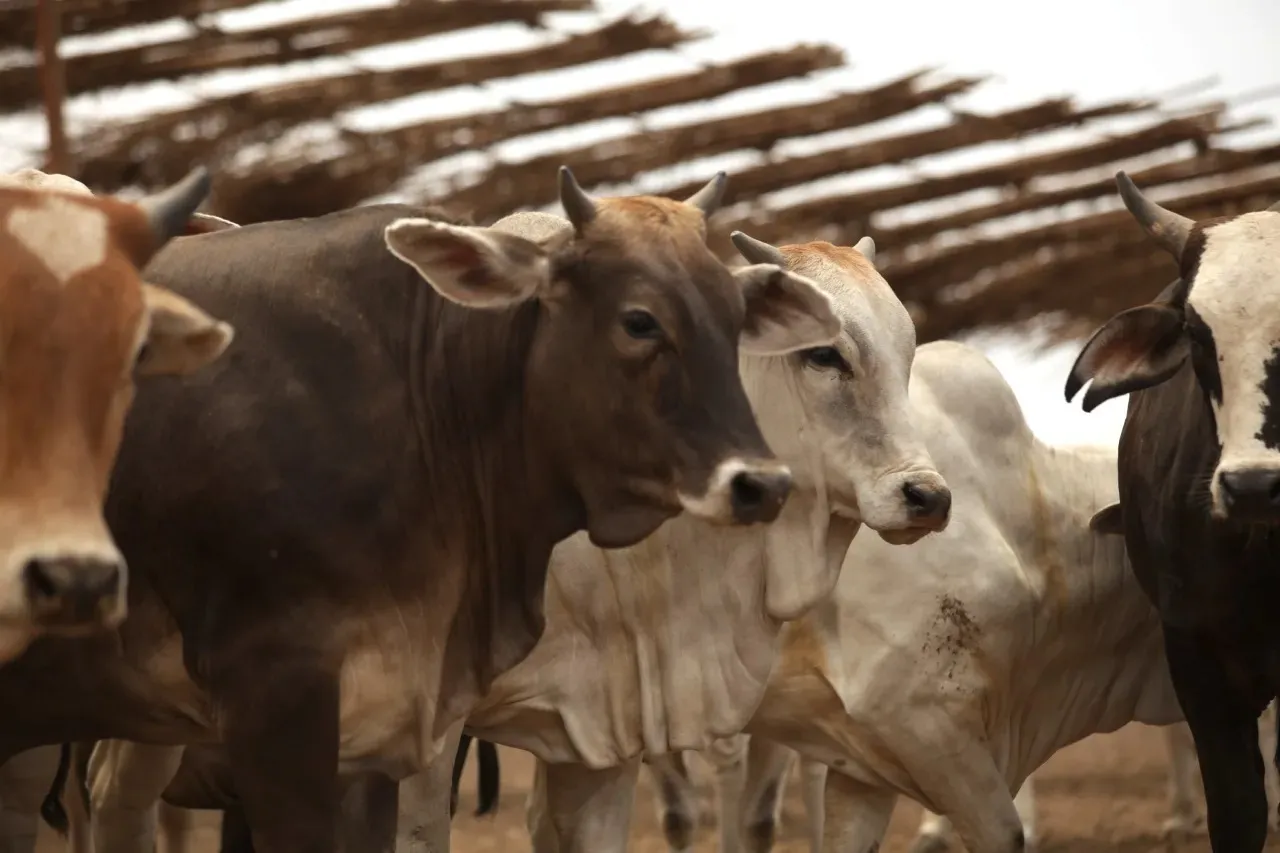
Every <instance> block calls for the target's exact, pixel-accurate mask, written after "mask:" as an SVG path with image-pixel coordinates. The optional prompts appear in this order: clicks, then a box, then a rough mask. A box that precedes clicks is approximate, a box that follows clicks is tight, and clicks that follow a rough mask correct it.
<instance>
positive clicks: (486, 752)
mask: <svg viewBox="0 0 1280 853" xmlns="http://www.w3.org/2000/svg"><path fill="white" fill-rule="evenodd" d="M476 760H477V761H478V762H479V766H478V767H477V768H476V772H477V774H478V776H479V777H480V779H479V782H478V783H477V786H476V787H477V799H478V800H479V804H478V805H477V806H476V816H477V817H479V816H481V815H487V814H489V813H490V812H494V811H497V809H498V789H499V787H500V785H499V779H498V776H499V773H498V748H497V747H496V746H494V745H493V744H491V743H489V741H487V740H482V741H478V742H477V743H476Z"/></svg>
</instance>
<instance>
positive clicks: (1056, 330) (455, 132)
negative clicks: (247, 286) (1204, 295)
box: [0, 0, 1280, 442]
mask: <svg viewBox="0 0 1280 853" xmlns="http://www.w3.org/2000/svg"><path fill="white" fill-rule="evenodd" d="M1210 9H1212V11H1210ZM1277 44H1280V3H1275V2H1274V0H1218V2H1215V3H1214V4H1212V5H1211V6H1210V5H1206V4H1204V3H1202V2H1195V0H1124V1H1123V2H1117V0H1075V2H1073V3H1070V4H1048V3H1028V2H1022V1H1021V0H967V2H964V3H954V2H945V0H897V1H896V2H888V3H874V4H872V3H831V2H825V0H787V2H785V3H770V4H765V3H759V4H755V3H748V2H737V0H735V2H727V1H726V0H681V2H675V0H665V2H649V3H647V4H644V5H637V4H636V3H635V2H632V0H401V2H396V0H275V2H256V0H3V1H2V2H0V170H9V169H13V168H16V167H19V166H23V165H40V164H47V165H49V166H50V167H51V168H52V169H54V170H56V171H60V172H65V173H66V174H70V175H72V176H74V177H76V178H78V179H80V180H81V181H83V182H85V183H86V184H88V185H89V187H90V188H91V189H93V190H94V191H95V192H118V193H122V194H125V195H129V194H133V193H140V192H142V191H144V190H147V189H152V188H155V187H157V186H160V185H162V184H164V183H166V182H169V181H172V180H175V179H176V178H178V177H180V176H181V175H182V174H184V173H185V172H186V171H187V169H188V168H190V167H191V166H192V165H193V164H195V163H204V164H206V165H207V166H209V167H210V168H211V169H212V170H213V172H214V174H215V184H214V195H213V197H212V199H211V201H210V204H209V211H210V212H213V213H216V214H219V215H221V216H225V217H227V218H230V219H232V220H234V221H237V222H241V223H249V222H255V221H261V220H266V219H278V218H285V217H294V216H314V215H317V214H322V213H326V212H329V211H333V210H337V209H340V208H343V207H348V206H351V205H356V204H360V203H364V202H368V201H378V200H388V199H394V200H401V201H411V202H431V203H441V204H445V205H447V206H449V207H451V208H454V209H456V210H457V211H459V212H463V213H469V214H470V215H472V216H474V217H475V218H476V219H477V220H479V221H482V222H490V221H493V220H494V219H496V218H498V217H500V216H502V215H505V214H506V213H509V212H511V211H513V210H517V209H521V208H541V207H547V206H550V205H552V204H553V203H554V201H555V169H556V167H557V166H559V165H560V164H561V163H565V164H568V165H570V166H571V167H572V168H573V169H574V171H575V173H576V174H577V175H578V177H579V180H580V181H581V182H582V183H583V184H584V185H585V186H587V187H588V188H589V189H591V190H592V191H594V192H597V193H610V192H637V191H644V192H654V193H672V194H678V193H683V192H688V191H690V190H691V189H692V188H693V187H695V186H697V185H699V184H701V183H702V182H704V181H706V180H707V179H708V178H709V177H710V176H711V175H712V174H713V173H714V172H715V171H716V170H717V169H726V170H727V171H728V172H729V175H730V184H729V201H730V203H731V207H730V208H729V209H728V210H726V211H724V212H723V213H721V214H720V215H719V216H718V218H717V219H716V221H715V222H714V223H713V225H714V226H715V231H716V234H715V235H714V240H715V245H716V248H717V249H718V250H719V251H720V252H721V253H722V254H723V255H724V256H725V257H726V259H730V260H732V261H734V262H737V258H736V255H735V254H734V253H733V252H732V250H731V248H730V246H729V244H728V241H727V238H726V235H727V234H728V233H729V231H731V230H732V229H734V228H741V229H743V230H745V231H747V232H748V233H750V234H752V235H753V236H755V237H758V238H761V239H764V240H769V241H772V242H775V243H776V242H785V241H795V240H802V239H811V238H826V239H831V240H835V241H840V242H844V243H852V242H853V241H855V240H857V239H858V238H859V237H861V236H863V235H865V234H870V235H872V236H873V237H874V238H875V240H876V243H877V246H878V248H879V258H880V259H881V261H880V263H881V266H882V270H883V272H884V274H885V276H886V277H887V278H888V280H889V282H890V283H891V284H892V285H893V286H894V288H895V289H896V290H897V291H898V293H899V294H900V296H901V297H902V299H903V300H904V301H905V302H906V303H907V304H908V306H909V307H910V309H911V311H912V313H913V315H914V316H915V318H916V322H917V324H918V327H919V330H920V338H921V340H922V341H925V340H931V339H934V338H939V337H968V338H970V339H972V340H974V341H975V342H977V343H979V344H980V345H981V346H983V347H984V348H985V349H986V350H987V351H988V352H990V353H991V355H992V357H993V358H994V359H995V360H996V361H997V362H998V364H999V365H1000V367H1001V368H1002V369H1004V370H1005V371H1006V373H1007V374H1008V375H1009V376H1010V378H1011V380H1012V381H1013V382H1014V385H1015V387H1016V389H1017V391H1018V393H1019V395H1020V397H1021V398H1022V401H1023V404H1024V406H1025V407H1026V408H1027V413H1028V417H1029V418H1030V419H1031V421H1032V426H1033V428H1034V429H1036V431H1037V432H1038V433H1040V434H1041V435H1042V436H1043V437H1045V438H1047V439H1049V440H1052V441H1069V442H1081V441H1097V440H1101V441H1109V440H1112V439H1113V438H1114V437H1115V435H1116V434H1117V432H1118V429H1119V425H1120V423H1121V421H1122V420H1123V411H1124V401H1123V400H1119V401H1113V402H1111V403H1108V404H1105V405H1104V406H1103V407H1102V408H1101V409H1100V410H1098V411H1096V412H1094V413H1093V414H1092V415H1085V414H1084V413H1083V412H1081V411H1080V410H1079V407H1078V406H1076V407H1074V408H1073V407H1070V406H1068V405H1067V404H1066V403H1065V402H1064V401H1063V400H1062V395H1061V393H1060V389H1061V385H1062V381H1063V379H1064V377H1065V373H1066V370H1067V369H1068V367H1069V365H1070V361H1071V358H1072V357H1073V355H1074V352H1075V351H1076V349H1078V346H1079V343H1078V339H1079V337H1080V336H1081V335H1084V334H1087V333H1088V332H1089V331H1090V330H1091V328H1092V327H1093V325H1094V324H1096V323H1097V322H1099V321H1100V320H1102V319H1105V318H1106V317H1107V316H1109V315H1110V314H1112V313H1113V312H1115V311H1117V310H1120V309H1123V308H1125V307H1128V306H1130V305H1133V304H1135V303H1137V302H1139V301H1141V300H1145V299H1147V298H1148V297H1150V296H1151V295H1152V294H1154V293H1156V292H1157V291H1158V290H1159V289H1160V288H1161V287H1162V286H1163V285H1165V284H1166V283H1168V281H1169V280H1171V278H1172V276H1173V274H1174V268H1173V265H1172V263H1171V262H1170V261H1169V259H1167V258H1166V257H1165V256H1164V255H1162V254H1161V253H1160V252H1159V251H1158V250H1156V249H1155V248H1154V247H1153V246H1152V245H1150V244H1149V243H1148V242H1147V241H1145V240H1144V239H1143V237H1142V235H1141V233H1140V232H1139V230H1138V228H1137V227H1136V226H1134V225H1133V223H1132V222H1131V221H1130V220H1129V219H1128V217H1127V215H1126V214H1125V213H1124V212H1123V211H1122V210H1121V209H1120V206H1119V202H1118V199H1117V196H1116V193H1115V191H1114V188H1113V184H1112V180H1111V179H1112V175H1113V173H1114V172H1115V171H1116V169H1117V168H1121V167H1123V168H1125V169H1127V170H1129V171H1130V173H1131V174H1132V175H1133V176H1134V178H1135V179H1136V180H1137V182H1138V183H1139V185H1140V186H1142V187H1143V188H1144V189H1148V190H1149V191H1150V194H1151V195H1152V197H1154V198H1156V199H1157V200H1160V201H1162V202H1164V203H1165V204H1167V205H1169V206H1171V207H1172V208H1173V209H1175V210H1177V211H1179V212H1181V213H1184V214H1187V215H1190V216H1195V217H1204V216H1211V215H1220V214H1225V213H1229V212H1234V211H1244V210H1251V209H1257V208H1261V207H1264V206H1266V205H1268V204H1270V203H1271V202H1273V201H1275V200H1276V198H1278V197H1280V132H1278V130H1277V127H1276V125H1275V122H1274V120H1275V119H1276V118H1277V116H1278V115H1280V99H1278V98H1276V97H1275V95H1276V92H1277V84H1280V60H1277V58H1276V45H1277ZM41 46H43V49H44V52H45V54H46V55H48V56H49V57H50V58H51V60H53V61H51V62H49V63H48V64H46V65H42V64H41V62H40V57H41V56H42V52H41ZM51 128H52V135H51V133H50V129H51ZM1073 338H1074V339H1076V341H1075V342H1071V339H1073ZM1063 342H1066V343H1063Z"/></svg>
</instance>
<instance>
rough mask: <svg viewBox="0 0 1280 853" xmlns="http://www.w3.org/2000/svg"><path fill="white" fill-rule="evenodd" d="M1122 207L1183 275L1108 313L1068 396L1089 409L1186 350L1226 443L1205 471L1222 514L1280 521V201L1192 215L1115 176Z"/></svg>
mask: <svg viewBox="0 0 1280 853" xmlns="http://www.w3.org/2000/svg"><path fill="white" fill-rule="evenodd" d="M1116 183H1117V184H1118V185H1119V188H1120V195H1121V197H1122V198H1123V199H1124V203H1125V206H1126V207H1128V209H1129V211H1130V213H1132V214H1133V215H1134V217H1135V218H1136V219H1137V220H1138V222H1139V224H1141V225H1142V227H1143V228H1144V229H1145V230H1146V232H1147V233H1148V234H1149V235H1150V236H1151V237H1152V239H1154V240H1155V241H1156V242H1157V243H1159V244H1160V245H1161V246H1162V247H1164V248H1165V249H1166V250H1167V251H1168V252H1169V253H1170V254H1172V255H1173V257H1174V259H1175V260H1177V262H1178V266H1179V271H1180V273H1181V279H1180V281H1178V282H1176V283H1175V284H1174V285H1173V286H1171V287H1169V288H1167V289H1166V290H1165V291H1164V292H1163V293H1162V294H1161V295H1160V296H1159V297H1157V298H1156V300H1155V301H1153V302H1151V303H1150V304H1147V305H1140V306H1138V307H1137V308H1130V309H1128V310H1127V311H1122V312H1121V313H1119V314H1117V315H1116V316H1115V317H1112V318H1111V319H1110V320H1108V321H1107V323H1106V324H1105V325H1103V326H1102V327H1101V328H1100V329H1098V331H1096V332H1095V333H1094V335H1093V337H1092V338H1091V339H1090V340H1089V342H1088V343H1087V344H1086V345H1085V347H1084V350H1083V351H1081V353H1080V356H1079V357H1078V358H1077V359H1076V363H1075V366H1074V367H1073V368H1072V370H1071V375H1070V377H1069V378H1068V380H1067V387H1066V392H1067V399H1068V400H1070V399H1071V398H1072V397H1074V396H1075V395H1076V393H1077V392H1078V391H1079V390H1080V388H1081V387H1083V386H1084V384H1085V382H1087V381H1088V380H1090V379H1092V380H1093V384H1092V385H1091V386H1090V387H1089V391H1088V392H1087V393H1086V394H1085V397H1084V409H1085V411H1090V410H1092V409H1093V408H1094V407H1095V406H1097V405H1098V404H1099V403H1102V402H1103V401H1105V400H1109V399H1111V398H1112V397H1117V396H1120V395H1121V394H1127V393H1129V392H1131V391H1138V390H1141V389H1144V388H1151V387H1153V386H1155V385H1158V384H1160V383H1161V382H1164V381H1165V380H1167V379H1169V378H1170V377H1171V376H1173V375H1174V374H1175V373H1176V372H1177V371H1178V369H1179V368H1181V367H1182V365H1183V363H1184V362H1186V361H1187V360H1188V359H1190V361H1191V365H1192V368H1193V369H1194V370H1195V374H1196V379H1197V380H1198V382H1199V385H1200V388H1201V390H1202V391H1203V392H1204V394H1205V397H1206V399H1207V403H1208V406H1209V408H1210V410H1211V411H1212V414H1213V421H1214V426H1215V429H1216V430H1217V438H1218V443H1219V445H1220V446H1221V448H1222V452H1221V455H1220V457H1219V459H1218V465H1217V468H1216V469H1215V470H1214V472H1213V475H1212V477H1211V479H1210V481H1209V493H1210V496H1211V502H1212V512H1213V514H1214V515H1215V516H1216V517H1218V518H1233V519H1236V520H1240V521H1248V522H1266V523H1276V522H1280V313H1277V311H1275V310H1272V309H1273V307H1276V306H1272V305H1271V301H1270V300H1271V297H1272V296H1273V295H1274V296H1275V297H1276V299H1277V306H1280V205H1277V206H1276V207H1272V208H1271V209H1269V210H1265V211H1260V212H1257V213H1244V214H1240V215H1238V216H1227V217H1222V218H1219V219H1209V220H1204V221H1202V222H1194V221H1192V220H1190V219H1187V218H1186V217H1184V216H1179V215H1178V214H1176V213H1173V212H1171V211H1168V210H1165V209H1164V208H1162V207H1160V206H1159V205H1157V204H1155V203H1154V202H1152V201H1150V200H1149V199H1147V198H1145V197H1144V196H1143V195H1142V193H1141V192H1139V191H1138V188H1137V187H1136V186H1134V184H1133V182H1132V181H1131V180H1130V179H1129V177H1128V176H1127V175H1126V174H1125V173H1124V172H1120V173H1119V174H1118V175H1117V176H1116Z"/></svg>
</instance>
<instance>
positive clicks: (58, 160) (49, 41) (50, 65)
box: [36, 0, 71, 175]
mask: <svg viewBox="0 0 1280 853" xmlns="http://www.w3.org/2000/svg"><path fill="white" fill-rule="evenodd" d="M55 3H57V0H37V4H36V51H37V52H38V53H39V55H40V69H39V73H40V94H41V96H42V97H43V99H44V115H45V121H46V123H47V125H48V128H49V151H48V159H47V160H46V162H45V165H44V170H45V171H46V172H52V173H56V174H61V175H69V174H71V153H70V151H69V150H68V148H67V131H66V127H65V125H64V124H63V121H62V102H63V99H64V98H65V97H66V90H67V87H66V80H65V77H64V76H63V70H62V58H61V57H60V56H58V38H59V35H60V30H61V22H60V20H59V18H60V17H61V15H60V14H59V12H58V9H57V7H56V6H55V5H54V4H55Z"/></svg>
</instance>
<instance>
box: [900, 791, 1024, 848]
mask: <svg viewBox="0 0 1280 853" xmlns="http://www.w3.org/2000/svg"><path fill="white" fill-rule="evenodd" d="M1034 780H1035V776H1034V775H1032V776H1028V777H1027V781H1025V782H1023V783H1022V787H1021V788H1019V789H1018V793H1017V794H1016V795H1015V796H1014V798H1013V808H1014V811H1016V812H1017V813H1018V820H1019V821H1021V823H1022V837H1023V839H1024V842H1023V843H1024V849H1026V850H1027V851H1033V850H1035V848H1036V793H1035V781H1034ZM921 811H922V812H923V814H922V815H921V816H920V828H919V830H917V832H916V840H915V842H914V843H913V844H912V846H911V850H912V853H939V851H943V850H950V849H953V848H955V847H956V846H957V845H956V843H955V842H957V841H958V839H957V838H956V833H955V829H954V828H953V827H952V825H951V821H950V820H948V819H947V818H945V817H943V816H942V815H940V814H934V813H933V812H931V811H929V810H928V809H922V810H921Z"/></svg>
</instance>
